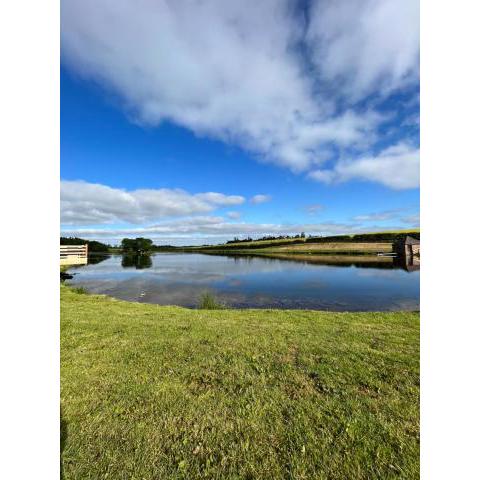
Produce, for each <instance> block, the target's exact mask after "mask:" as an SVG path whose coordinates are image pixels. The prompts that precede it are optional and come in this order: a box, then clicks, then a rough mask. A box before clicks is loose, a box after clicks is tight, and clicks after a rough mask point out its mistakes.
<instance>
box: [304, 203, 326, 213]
mask: <svg viewBox="0 0 480 480" xmlns="http://www.w3.org/2000/svg"><path fill="white" fill-rule="evenodd" d="M324 209H325V207H324V206H323V205H320V204H319V203H313V204H311V205H306V206H305V207H304V210H305V211H306V212H307V213H308V214H309V215H317V214H319V213H320V212H321V211H322V210H324Z"/></svg>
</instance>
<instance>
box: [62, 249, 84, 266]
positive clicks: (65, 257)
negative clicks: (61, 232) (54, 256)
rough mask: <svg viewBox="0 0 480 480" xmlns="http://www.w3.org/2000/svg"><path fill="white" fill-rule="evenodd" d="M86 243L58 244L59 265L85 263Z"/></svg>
mask: <svg viewBox="0 0 480 480" xmlns="http://www.w3.org/2000/svg"><path fill="white" fill-rule="evenodd" d="M87 262H88V245H60V265H86V264H87Z"/></svg>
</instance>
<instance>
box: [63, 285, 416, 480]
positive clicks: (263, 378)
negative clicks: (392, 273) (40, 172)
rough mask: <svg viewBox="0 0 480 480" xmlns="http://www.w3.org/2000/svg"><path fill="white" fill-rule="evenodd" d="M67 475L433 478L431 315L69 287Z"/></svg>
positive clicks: (66, 300) (66, 309)
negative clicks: (209, 304)
mask: <svg viewBox="0 0 480 480" xmlns="http://www.w3.org/2000/svg"><path fill="white" fill-rule="evenodd" d="M61 407H62V414H61V422H62V423H61V427H62V462H63V475H64V478H65V479H77V478H92V479H100V478H111V479H115V480H117V479H138V480H140V479H144V480H150V479H240V478H241V479H264V478H265V479H267V478H268V479H284V478H296V479H302V478H305V479H307V478H318V479H327V478H328V479H339V480H340V479H341V480H344V479H353V478H355V479H382V480H383V479H393V478H402V479H414V478H419V314H418V313H407V312H396V313H330V312H314V311H298V310H295V311H292V310H188V309H185V308H180V307H161V306H157V305H147V304H139V303H129V302H123V301H119V300H114V299H111V298H108V297H103V296H94V295H86V294H82V293H77V292H75V291H74V290H73V289H71V288H68V287H65V286H63V285H62V286H61Z"/></svg>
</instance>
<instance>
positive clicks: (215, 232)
mask: <svg viewBox="0 0 480 480" xmlns="http://www.w3.org/2000/svg"><path fill="white" fill-rule="evenodd" d="M382 228H384V227H378V226H375V225H373V226H369V227H368V228H366V227H365V226H364V225H362V224H360V223H355V222H350V223H337V222H322V223H303V224H277V223H247V222H235V223H231V222H228V221H226V220H225V218H223V217H218V216H198V217H188V218H182V219H177V220H171V221H164V222H162V223H159V224H156V225H151V226H147V227H138V228H130V227H128V228H108V229H104V228H72V229H63V230H62V235H64V236H79V237H81V238H98V239H101V238H111V239H121V238H123V237H135V236H146V237H148V238H158V239H163V240H165V241H168V239H169V238H183V239H184V241H183V244H185V243H189V241H190V240H191V239H192V238H198V236H201V238H203V239H204V240H205V239H213V240H215V239H219V238H221V239H228V238H232V237H233V236H241V235H245V236H247V235H248V236H252V237H254V238H255V237H260V236H263V235H272V234H274V235H283V234H284V235H289V234H299V233H300V232H306V233H311V234H316V235H317V234H318V235H336V234H346V233H360V232H365V231H369V232H372V231H376V230H380V229H382Z"/></svg>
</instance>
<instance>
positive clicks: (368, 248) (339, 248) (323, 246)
mask: <svg viewBox="0 0 480 480" xmlns="http://www.w3.org/2000/svg"><path fill="white" fill-rule="evenodd" d="M212 250H213V249H212ZM235 251H236V252H248V253H254V252H263V253H331V254H335V253H336V254H338V253H343V254H349V253H351V254H365V255H368V254H372V253H390V252H392V251H393V246H392V244H391V243H379V242H377V243H374V242H369V243H367V242H363V243H358V242H355V243H354V242H349V243H347V242H343V243H340V242H338V243H337V242H331V243H301V244H291V245H279V246H275V247H265V248H261V249H258V250H257V249H248V250H242V248H241V247H240V246H239V247H238V248H237V249H236V250H235Z"/></svg>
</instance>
